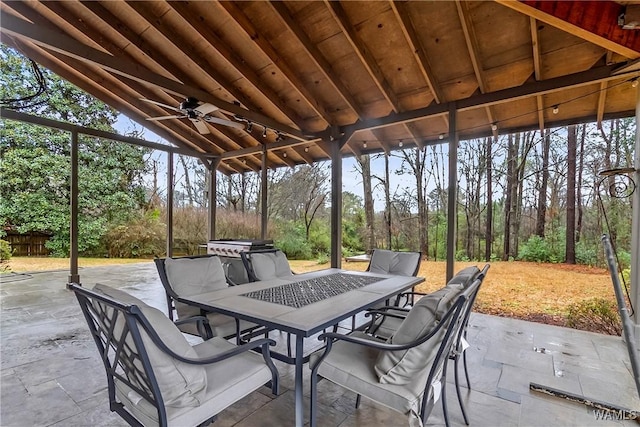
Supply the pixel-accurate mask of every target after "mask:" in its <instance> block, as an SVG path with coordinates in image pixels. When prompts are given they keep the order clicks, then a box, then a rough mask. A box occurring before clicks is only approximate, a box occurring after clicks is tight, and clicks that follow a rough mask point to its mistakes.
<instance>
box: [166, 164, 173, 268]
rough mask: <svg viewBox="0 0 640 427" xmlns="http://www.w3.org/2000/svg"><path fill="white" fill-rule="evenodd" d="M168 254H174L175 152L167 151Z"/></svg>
mask: <svg viewBox="0 0 640 427" xmlns="http://www.w3.org/2000/svg"><path fill="white" fill-rule="evenodd" d="M167 256H168V257H171V256H173V153H171V152H167Z"/></svg>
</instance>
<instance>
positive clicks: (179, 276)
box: [164, 256, 228, 318]
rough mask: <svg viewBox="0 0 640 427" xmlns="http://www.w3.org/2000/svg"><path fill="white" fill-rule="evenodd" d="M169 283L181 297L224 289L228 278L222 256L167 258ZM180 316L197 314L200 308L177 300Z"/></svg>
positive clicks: (165, 262)
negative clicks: (223, 266)
mask: <svg viewBox="0 0 640 427" xmlns="http://www.w3.org/2000/svg"><path fill="white" fill-rule="evenodd" d="M164 265H165V267H164V268H165V271H166V273H167V279H168V280H169V285H170V286H171V288H172V289H173V291H174V292H175V293H176V294H178V296H180V297H190V296H192V295H198V294H202V293H205V292H210V291H215V290H218V289H224V288H226V287H227V286H228V285H227V280H226V277H225V274H224V269H223V268H222V263H221V262H220V258H219V257H217V256H212V257H202V258H167V259H165V261H164ZM176 311H177V312H178V318H185V317H190V316H197V315H199V314H200V310H199V309H198V308H197V307H193V306H189V305H186V304H183V303H180V302H177V301H176Z"/></svg>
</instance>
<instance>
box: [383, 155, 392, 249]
mask: <svg viewBox="0 0 640 427" xmlns="http://www.w3.org/2000/svg"><path fill="white" fill-rule="evenodd" d="M390 186H391V185H390V184H389V154H388V153H385V154H384V197H385V213H384V217H385V225H386V229H387V249H391V244H392V242H391V188H390Z"/></svg>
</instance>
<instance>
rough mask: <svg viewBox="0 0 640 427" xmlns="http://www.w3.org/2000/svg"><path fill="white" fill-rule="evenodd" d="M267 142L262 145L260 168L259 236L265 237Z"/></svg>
mask: <svg viewBox="0 0 640 427" xmlns="http://www.w3.org/2000/svg"><path fill="white" fill-rule="evenodd" d="M267 179H268V177H267V144H263V145H262V169H261V170H260V185H261V190H260V206H261V212H260V238H261V239H262V240H265V239H266V238H267V224H268V222H269V212H268V211H267V187H268V185H267V184H268V182H267Z"/></svg>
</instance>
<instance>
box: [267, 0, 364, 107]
mask: <svg viewBox="0 0 640 427" xmlns="http://www.w3.org/2000/svg"><path fill="white" fill-rule="evenodd" d="M269 4H270V5H271V7H272V8H273V10H275V11H276V12H277V14H278V15H279V16H280V19H281V20H282V22H283V23H284V25H285V26H286V27H287V29H288V30H289V31H291V32H292V33H293V34H295V36H296V37H297V39H298V41H299V42H300V44H301V45H302V47H303V48H304V50H305V51H306V52H307V55H309V57H310V58H311V60H312V61H313V63H314V64H315V65H316V66H317V67H318V69H319V70H320V71H322V74H324V76H325V78H326V79H327V81H328V82H329V83H330V84H331V85H332V86H333V87H334V89H335V90H336V91H337V92H338V94H339V95H340V96H341V97H342V99H343V100H344V101H345V102H346V103H347V105H348V106H349V108H351V109H352V110H353V111H355V113H356V115H358V116H359V117H361V118H362V117H364V111H363V110H362V107H361V106H360V105H359V104H358V102H357V101H356V100H355V98H354V97H353V95H351V93H349V90H348V89H347V87H346V86H345V85H344V83H342V81H341V80H340V77H339V76H338V75H337V74H336V72H335V71H334V70H333V68H332V67H331V64H329V61H327V60H326V59H325V57H324V56H323V55H322V53H321V52H320V50H319V49H318V48H317V47H316V45H315V44H314V43H312V42H311V40H310V39H309V36H307V34H306V33H305V32H304V30H303V29H302V28H301V27H300V25H299V24H298V23H297V22H296V21H295V19H293V17H292V16H291V13H290V12H289V9H287V6H285V5H284V3H282V2H270V3H269Z"/></svg>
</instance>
